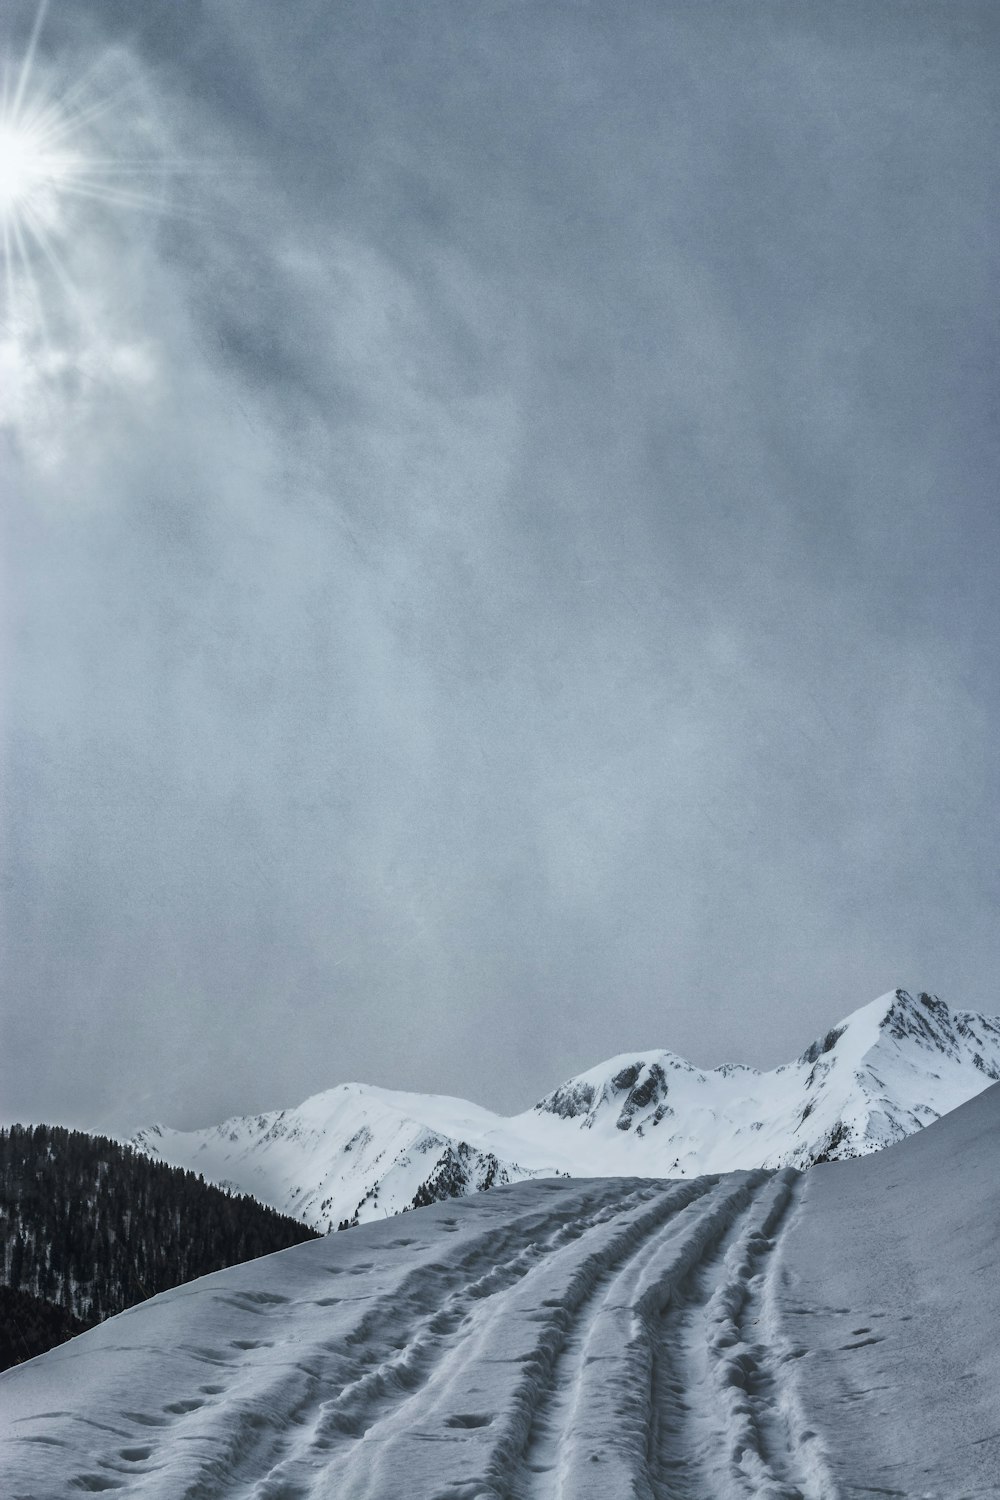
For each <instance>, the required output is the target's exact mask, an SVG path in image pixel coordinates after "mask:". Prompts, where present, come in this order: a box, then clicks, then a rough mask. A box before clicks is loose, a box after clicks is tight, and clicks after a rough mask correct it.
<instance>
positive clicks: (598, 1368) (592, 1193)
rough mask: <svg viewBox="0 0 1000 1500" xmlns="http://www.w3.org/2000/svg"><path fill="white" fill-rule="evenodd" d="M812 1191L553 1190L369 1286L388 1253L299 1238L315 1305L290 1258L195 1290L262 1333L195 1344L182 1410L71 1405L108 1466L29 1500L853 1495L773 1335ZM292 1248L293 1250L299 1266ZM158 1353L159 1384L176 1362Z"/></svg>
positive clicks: (771, 1183) (101, 1464) (520, 1201)
mask: <svg viewBox="0 0 1000 1500" xmlns="http://www.w3.org/2000/svg"><path fill="white" fill-rule="evenodd" d="M797 1180H798V1174H797V1173H795V1172H794V1171H793V1170H791V1169H786V1170H783V1171H780V1172H777V1173H770V1172H766V1171H757V1172H747V1173H734V1174H730V1175H728V1176H726V1177H723V1178H718V1177H701V1178H697V1179H694V1180H690V1181H683V1182H677V1181H675V1182H663V1181H653V1180H646V1181H642V1180H635V1179H633V1180H631V1181H629V1182H621V1183H618V1184H616V1185H614V1186H612V1185H611V1184H608V1183H591V1184H589V1185H585V1184H574V1185H573V1186H572V1187H570V1186H569V1185H568V1184H567V1185H562V1184H559V1185H555V1184H538V1185H537V1187H536V1188H535V1190H534V1194H535V1196H534V1202H535V1204H536V1205H537V1206H536V1207H535V1208H534V1211H530V1212H524V1211H523V1210H524V1208H525V1207H526V1206H527V1205H528V1204H529V1203H531V1201H532V1199H531V1197H530V1195H529V1196H521V1197H517V1196H515V1197H514V1198H512V1199H511V1200H510V1203H511V1208H510V1210H508V1211H507V1212H506V1213H502V1214H498V1213H496V1212H491V1214H490V1218H489V1221H488V1222H487V1224H486V1225H484V1224H483V1222H482V1220H481V1219H478V1218H477V1215H476V1214H475V1213H468V1211H465V1212H463V1208H459V1207H458V1206H454V1207H455V1211H454V1213H452V1214H447V1215H446V1214H443V1213H441V1212H440V1211H433V1212H434V1233H433V1234H431V1235H430V1236H428V1234H427V1233H426V1231H425V1232H424V1233H423V1234H422V1235H420V1234H418V1235H416V1237H415V1238H414V1239H410V1238H409V1237H408V1236H406V1235H404V1234H402V1233H401V1234H399V1235H397V1236H396V1237H395V1238H390V1237H389V1236H388V1233H383V1234H382V1235H381V1250H382V1252H383V1253H384V1254H389V1255H390V1258H391V1256H392V1255H395V1256H397V1257H398V1270H396V1271H395V1272H393V1273H392V1274H388V1273H387V1274H386V1275H383V1277H382V1281H381V1283H380V1284H379V1285H378V1286H377V1287H375V1286H374V1284H372V1287H373V1289H372V1290H371V1291H369V1292H367V1293H366V1292H365V1291H364V1289H363V1288H364V1286H365V1278H366V1277H367V1276H368V1275H369V1274H370V1273H372V1268H373V1263H371V1262H368V1261H366V1260H364V1259H363V1258H361V1256H362V1254H363V1250H364V1249H365V1248H368V1247H367V1244H366V1243H365V1242H362V1240H361V1239H360V1238H358V1237H357V1236H358V1232H357V1231H354V1232H352V1233H351V1235H349V1236H344V1237H343V1239H344V1240H345V1241H349V1242H354V1248H353V1249H352V1246H351V1244H350V1243H347V1244H343V1245H342V1246H341V1245H338V1244H337V1241H340V1240H341V1237H340V1236H337V1237H335V1240H334V1242H333V1248H334V1250H335V1251H339V1250H340V1249H341V1248H342V1249H343V1251H344V1252H345V1254H344V1255H343V1256H341V1257H339V1262H340V1263H339V1264H338V1260H335V1261H334V1262H333V1263H332V1264H328V1263H326V1262H328V1261H329V1259H330V1256H329V1252H327V1254H326V1256H325V1257H323V1262H324V1263H322V1264H321V1263H320V1253H321V1251H320V1249H318V1248H317V1247H318V1246H319V1247H322V1242H316V1243H315V1244H314V1245H313V1246H306V1247H298V1248H299V1250H307V1251H309V1252H310V1253H311V1257H312V1259H311V1269H310V1273H309V1275H310V1280H309V1281H308V1283H307V1285H308V1286H309V1288H310V1298H309V1300H308V1301H303V1300H302V1299H301V1297H300V1298H299V1300H298V1302H297V1303H296V1301H295V1298H294V1296H286V1295H284V1293H279V1292H278V1290H277V1288H278V1287H279V1286H280V1287H287V1288H288V1290H289V1291H290V1292H295V1291H296V1290H298V1291H301V1290H302V1289H303V1288H302V1287H296V1286H294V1285H293V1284H289V1283H288V1282H287V1280H285V1279H282V1277H281V1276H280V1275H278V1274H275V1275H273V1276H271V1277H270V1278H268V1277H267V1276H266V1275H264V1274H262V1273H263V1271H264V1268H265V1266H267V1265H268V1264H269V1263H268V1262H258V1263H257V1267H259V1268H260V1270H259V1271H258V1273H257V1276H256V1278H254V1279H249V1277H248V1276H247V1277H245V1278H244V1279H245V1280H246V1284H245V1285H243V1284H242V1282H236V1283H235V1284H230V1283H229V1282H228V1281H227V1278H229V1277H230V1276H231V1275H232V1273H221V1274H220V1275H219V1276H217V1277H214V1278H208V1279H207V1280H206V1281H205V1282H202V1283H195V1284H193V1286H192V1287H191V1288H190V1289H183V1288H182V1289H180V1290H179V1291H178V1292H177V1293H168V1294H166V1297H167V1298H173V1299H174V1300H175V1303H176V1305H177V1306H178V1307H180V1306H182V1298H183V1297H184V1296H185V1295H188V1296H190V1295H196V1296H200V1297H202V1298H204V1299H206V1301H210V1302H211V1303H212V1304H213V1316H215V1317H217V1318H221V1319H222V1320H223V1323H222V1324H221V1325H219V1326H224V1327H225V1329H226V1332H227V1333H229V1334H230V1335H231V1334H232V1333H234V1332H237V1331H238V1332H239V1333H240V1334H241V1337H239V1338H232V1337H230V1338H229V1339H228V1341H227V1342H226V1344H225V1346H224V1347H215V1340H216V1338H217V1335H218V1326H217V1327H216V1329H215V1330H214V1331H212V1332H211V1334H208V1333H206V1337H209V1336H210V1337H211V1338H212V1340H213V1342H212V1344H208V1343H206V1344H205V1345H193V1344H191V1343H190V1342H185V1343H183V1344H181V1345H180V1350H181V1352H182V1353H183V1355H184V1356H185V1358H186V1359H187V1360H188V1361H191V1360H192V1359H193V1361H194V1363H193V1365H189V1369H193V1370H194V1371H195V1372H196V1373H195V1375H194V1376H193V1377H192V1376H191V1375H188V1376H187V1377H185V1379H183V1380H182V1381H181V1382H178V1381H177V1380H176V1379H175V1380H174V1381H173V1383H172V1384H171V1385H170V1387H169V1398H168V1394H167V1391H166V1385H164V1391H165V1395H164V1396H162V1397H161V1404H160V1405H158V1406H157V1405H154V1404H153V1403H151V1402H150V1401H149V1398H148V1391H149V1389H150V1388H151V1387H150V1383H149V1382H148V1381H147V1382H146V1383H145V1391H146V1392H147V1396H146V1401H145V1404H144V1403H143V1401H142V1399H141V1398H140V1395H139V1393H138V1392H139V1387H137V1393H136V1397H135V1403H134V1405H132V1406H125V1405H121V1406H120V1407H116V1408H115V1409H113V1410H112V1408H111V1406H110V1404H109V1402H108V1401H105V1400H98V1401H97V1402H96V1409H95V1404H94V1403H93V1402H91V1405H90V1407H89V1408H88V1407H87V1406H84V1408H83V1410H82V1411H81V1412H80V1413H76V1414H75V1413H71V1412H67V1413H64V1414H63V1422H64V1425H63V1426H62V1427H61V1428H60V1429H58V1431H59V1435H60V1437H62V1438H63V1439H65V1435H66V1431H67V1426H66V1425H65V1422H66V1419H67V1418H68V1419H69V1420H70V1424H71V1425H70V1430H72V1431H74V1432H75V1434H76V1437H77V1439H78V1446H77V1452H78V1453H79V1452H85V1453H87V1454H88V1455H89V1467H88V1468H87V1469H86V1470H85V1471H84V1470H82V1469H81V1467H80V1464H79V1459H78V1460H77V1466H76V1468H75V1469H72V1470H67V1471H64V1474H65V1478H64V1480H63V1482H62V1483H61V1484H53V1487H52V1488H51V1489H49V1488H45V1487H44V1485H41V1484H40V1485H39V1487H38V1488H37V1489H34V1488H33V1489H27V1488H16V1489H15V1490H14V1491H13V1492H12V1493H13V1494H16V1495H18V1496H21V1495H24V1496H26V1497H27V1496H30V1497H31V1500H49V1497H50V1496H52V1497H54V1496H56V1495H60V1496H62V1495H65V1494H66V1493H75V1492H77V1491H83V1492H96V1491H104V1490H107V1491H113V1490H119V1491H126V1492H127V1493H128V1494H129V1495H136V1496H152V1497H158V1500H172V1497H184V1500H223V1497H225V1500H320V1497H321V1496H322V1497H328V1496H332V1495H336V1496H337V1497H338V1500H400V1497H401V1496H404V1495H405V1496H407V1497H409V1496H412V1497H414V1500H618V1497H621V1500H625V1497H631V1500H726V1497H730V1496H732V1497H744V1496H753V1497H759V1500H833V1497H834V1491H833V1488H832V1486H830V1485H829V1483H828V1482H827V1479H826V1477H825V1474H824V1471H823V1469H822V1464H821V1462H820V1457H821V1456H820V1455H817V1454H815V1453H813V1451H812V1446H811V1443H812V1440H811V1436H810V1435H809V1434H808V1432H804V1431H803V1430H802V1424H801V1423H798V1421H797V1417H796V1411H797V1408H796V1404H795V1391H794V1385H793V1383H792V1381H791V1380H790V1378H789V1372H790V1371H791V1370H792V1369H793V1367H794V1363H795V1359H794V1356H795V1353H796V1351H795V1350H794V1349H790V1348H788V1347H786V1346H785V1345H784V1344H783V1342H782V1340H781V1338H780V1336H779V1335H777V1334H776V1333H773V1334H772V1329H773V1327H774V1326H775V1324H774V1319H773V1317H772V1313H771V1311H770V1310H769V1305H768V1279H769V1275H770V1268H771V1266H772V1263H773V1259H774V1253H773V1252H774V1246H775V1244H776V1243H777V1242H778V1240H779V1239H780V1236H781V1234H782V1231H783V1227H784V1226H785V1224H786V1223H787V1221H788V1207H789V1204H790V1203H791V1201H792V1199H793V1197H794V1193H795V1184H796V1182H797ZM547 1189H549V1190H548V1191H547ZM500 1191H501V1192H502V1191H503V1190H500ZM518 1191H522V1192H523V1190H518ZM491 1196H493V1197H494V1201H495V1202H496V1201H498V1200H497V1196H496V1195H491ZM442 1207H444V1206H442ZM463 1207H464V1206H463ZM425 1222H426V1223H427V1224H428V1225H429V1224H430V1220H427V1221H425ZM391 1227H392V1228H393V1229H396V1228H398V1230H400V1231H403V1230H405V1229H406V1228H407V1227H408V1225H407V1221H406V1220H405V1219H404V1220H395V1221H391ZM417 1227H418V1225H417V1223H416V1222H415V1223H414V1230H415V1231H416V1229H417ZM385 1228H386V1231H388V1230H389V1229H390V1225H389V1224H387V1225H386V1226H385ZM409 1246H416V1250H411V1249H409V1248H408V1247H409ZM371 1248H372V1249H373V1248H374V1245H372V1246H371ZM291 1255H292V1252H284V1254H283V1256H281V1257H272V1258H271V1261H270V1265H272V1266H274V1268H275V1272H276V1273H277V1271H278V1264H277V1263H278V1262H279V1261H284V1263H285V1265H286V1266H291V1265H292V1264H293V1261H292V1259H290V1257H291ZM306 1259H307V1257H298V1258H297V1263H300V1264H301V1263H304V1262H305V1261H306ZM238 1269H239V1270H240V1271H242V1272H245V1273H250V1271H251V1269H252V1268H251V1267H250V1266H248V1267H246V1268H238ZM334 1272H336V1274H337V1281H336V1282H335V1283H334V1285H335V1286H336V1289H337V1291H338V1293H340V1295H337V1296H330V1297H317V1296H316V1295H315V1292H316V1289H317V1277H319V1284H320V1288H321V1289H322V1279H323V1278H324V1277H325V1278H326V1279H327V1281H329V1275H330V1273H334ZM354 1277H358V1278H359V1281H358V1282H356V1283H354V1288H355V1289H353V1290H352V1288H351V1287H350V1285H349V1283H350V1282H351V1281H353V1278H354ZM196 1289H198V1290H196ZM156 1300H157V1301H160V1302H161V1303H162V1302H163V1300H164V1299H156ZM289 1303H291V1307H287V1308H286V1306H285V1304H289ZM296 1305H297V1306H298V1307H299V1308H300V1310H301V1309H308V1308H312V1309H313V1312H311V1313H310V1312H308V1311H306V1312H303V1311H300V1312H299V1314H298V1316H299V1317H305V1319H306V1322H305V1326H306V1328H307V1329H308V1336H307V1337H305V1338H302V1337H301V1336H296V1337H289V1339H288V1341H287V1344H286V1343H283V1342H282V1341H281V1338H280V1329H281V1324H282V1318H283V1316H284V1317H289V1318H291V1317H292V1316H293V1309H294V1307H295V1306H296ZM154 1306H155V1303H154V1304H149V1311H150V1312H152V1309H153V1307H154ZM189 1306H190V1307H192V1308H193V1306H194V1304H193V1303H192V1304H189ZM327 1308H329V1310H330V1312H331V1313H336V1316H337V1318H338V1320H339V1321H338V1323H337V1327H336V1329H335V1330H334V1329H333V1328H332V1327H331V1326H330V1324H329V1321H328V1320H327V1319H326V1318H325V1317H324V1311H325V1310H326V1309H327ZM143 1311H144V1310H143V1309H142V1308H139V1309H136V1310H134V1312H133V1313H132V1314H125V1315H124V1316H123V1319H122V1320H121V1321H122V1323H123V1325H126V1326H127V1324H126V1320H127V1319H129V1318H130V1317H131V1318H136V1317H138V1318H141V1317H142V1315H143ZM184 1316H186V1317H187V1321H188V1325H190V1324H191V1323H192V1322H194V1324H195V1326H197V1322H198V1320H197V1317H194V1318H192V1316H191V1314H190V1312H189V1313H187V1314H185V1315H184ZM114 1321H118V1320H114ZM112 1326H113V1324H107V1325H105V1330H110V1329H111V1328H112ZM133 1326H137V1325H133ZM186 1331H187V1332H188V1333H190V1327H189V1326H188V1327H187V1329H186ZM139 1347H141V1348H142V1349H148V1358H149V1360H150V1368H151V1369H152V1370H154V1372H155V1369H156V1365H155V1359H156V1357H157V1356H156V1354H155V1352H154V1351H153V1350H151V1349H149V1346H147V1345H145V1344H143V1345H141V1346H139ZM135 1349H136V1345H135V1344H134V1343H133V1345H132V1347H131V1350H129V1351H128V1352H129V1353H130V1354H131V1355H132V1356H133V1357H134V1353H135ZM118 1352H122V1353H124V1352H125V1351H124V1349H123V1350H121V1351H119V1350H116V1349H110V1350H108V1351H107V1353H109V1354H111V1355H114V1354H115V1353H118ZM262 1354H266V1355H267V1356H268V1358H267V1359H266V1360H263V1361H262V1360H261V1355H262ZM159 1358H160V1360H161V1361H164V1362H165V1363H167V1364H169V1362H170V1360H171V1358H172V1354H171V1352H170V1351H164V1353H163V1354H162V1355H159ZM241 1362H244V1363H243V1364H241ZM206 1367H207V1370H206ZM27 1369H28V1367H25V1370H27ZM248 1376H249V1378H248ZM192 1380H196V1381H197V1384H196V1385H195V1384H192ZM140 1385H141V1383H140ZM189 1387H190V1388H189ZM116 1399H118V1398H117V1397H116ZM56 1415H58V1414H56ZM42 1422H43V1419H42V1418H36V1417H29V1418H28V1419H27V1426H26V1427H24V1426H22V1427H21V1431H20V1436H19V1439H17V1441H19V1443H20V1444H26V1443H35V1444H39V1445H43V1444H49V1445H52V1446H50V1447H49V1448H48V1449H47V1450H45V1451H46V1453H47V1458H48V1459H51V1460H55V1459H56V1453H55V1449H56V1447H57V1446H58V1444H57V1440H56V1437H55V1436H52V1435H47V1433H55V1432H56V1430H57V1429H55V1428H52V1429H46V1428H45V1427H44V1425H40V1424H42ZM15 1425H19V1424H15ZM0 1446H2V1445H0ZM63 1446H64V1447H67V1448H68V1447H69V1446H70V1445H69V1444H67V1443H65V1442H63ZM8 1451H10V1450H8ZM24 1451H25V1449H24V1448H23V1447H22V1448H21V1452H22V1454H23V1453H24ZM34 1451H35V1453H38V1454H40V1453H41V1452H42V1451H43V1450H42V1449H41V1448H39V1447H36V1448H35V1450H34ZM65 1462H66V1463H70V1462H71V1459H70V1457H69V1454H67V1456H66V1459H65ZM23 1472H25V1471H24V1469H23V1467H22V1468H21V1469H20V1470H19V1474H20V1473H23ZM67 1485H68V1488H67Z"/></svg>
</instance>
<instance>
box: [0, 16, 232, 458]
mask: <svg viewBox="0 0 1000 1500" xmlns="http://www.w3.org/2000/svg"><path fill="white" fill-rule="evenodd" d="M47 8H48V7H47V4H46V0H41V3H40V4H39V5H38V6H37V8H36V10H35V12H34V20H33V24H32V26H31V31H30V35H28V36H25V38H24V42H23V45H22V46H21V47H17V46H16V45H12V42H11V39H10V37H9V36H4V35H3V32H5V31H6V30H7V27H6V25H4V26H3V27H0V433H3V432H6V431H17V432H18V433H19V434H20V435H21V436H23V435H24V433H25V432H26V431H28V430H29V429H30V430H31V431H32V432H34V431H35V429H36V428H37V429H38V430H39V432H40V433H42V435H43V436H44V432H48V433H51V430H52V428H53V425H54V423H55V422H57V420H58V417H57V415H56V414H57V413H62V414H63V415H65V412H66V410H67V404H68V403H69V404H71V405H72V406H73V409H74V410H75V409H77V408H78V407H79V406H80V404H81V402H83V401H84V399H85V398H84V396H83V395H82V394H81V393H82V392H88V393H93V392H94V391H96V390H97V389H98V387H99V386H100V387H101V388H104V387H105V386H106V387H107V388H115V389H117V388H119V386H120V384H121V381H122V380H123V379H125V378H126V377H125V376H123V374H122V368H123V367H122V362H121V359H120V358H119V355H120V354H121V353H122V351H123V350H125V351H131V353H132V354H134V352H135V349H136V348H137V347H138V343H137V335H136V333H135V331H134V328H133V327H127V326H126V325H127V324H128V315H127V313H123V312H122V308H123V306H124V305H125V304H124V299H123V297H122V289H123V287H124V286H126V285H127V286H128V287H129V288H130V289H133V290H134V288H135V287H136V286H137V285H139V284H141V281H140V280H137V276H138V275H139V273H138V272H137V270H136V268H137V267H140V266H143V265H145V264H148V261H147V260H146V259H144V258H145V257H147V255H148V247H149V245H150V243H151V240H150V236H149V233H148V230H147V229H145V228H142V227H141V224H140V221H141V219H143V218H145V220H146V222H147V224H148V222H149V221H150V220H152V221H153V222H154V223H155V222H156V221H158V220H160V219H161V218H162V217H163V216H164V215H166V214H169V215H170V216H171V217H174V218H190V219H194V218H197V217H198V210H197V208H196V206H195V202H194V197H193V194H192V192H188V193H186V194H184V195H181V194H175V193H174V192H173V191H172V189H173V186H174V184H175V183H177V182H179V181H180V180H181V179H182V178H185V179H189V178H191V177H192V174H193V167H192V164H191V163H190V162H186V161H182V160H180V159H178V158H177V157H176V156H175V155H174V154H173V153H172V151H171V150H170V142H171V141H172V140H173V139H174V131H173V128H172V126H171V123H170V121H169V119H168V117H167V115H166V112H165V110H164V108H163V105H162V99H161V98H160V96H159V94H158V92H157V90H156V89H155V87H153V85H152V82H151V80H150V79H149V77H148V75H147V74H146V72H145V70H144V69H143V68H142V66H141V65H140V63H139V61H138V59H137V58H136V57H135V55H134V54H133V53H132V52H131V50H130V49H129V48H128V47H127V46H126V45H123V44H112V45H104V46H101V47H99V48H95V49H94V50H92V51H90V50H87V49H79V50H76V51H71V50H69V49H67V48H66V47H63V46H61V45H60V44H59V42H58V40H54V41H53V42H52V44H51V45H50V46H47V47H43V45H42V31H43V23H44V22H45V18H46V12H47ZM5 20H6V17H5ZM57 36H58V31H57ZM5 51H6V54H7V55H6V58H5V57H4V52H5ZM198 170H199V172H206V171H208V170H209V169H208V166H207V164H202V166H201V167H200V168H199V169H198ZM127 268H128V269H129V270H130V271H131V272H132V273H134V274H131V276H130V277H127V275H126V269H127ZM139 342H141V340H139ZM127 363H128V362H127V361H126V364H127ZM133 365H134V360H133V361H132V364H131V365H128V368H129V369H131V368H132V367H133ZM43 430H44V431H43ZM39 441H40V442H41V441H42V438H41V437H40V439H39ZM45 444H48V446H51V443H50V441H49V438H45V442H44V443H43V446H45Z"/></svg>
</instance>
